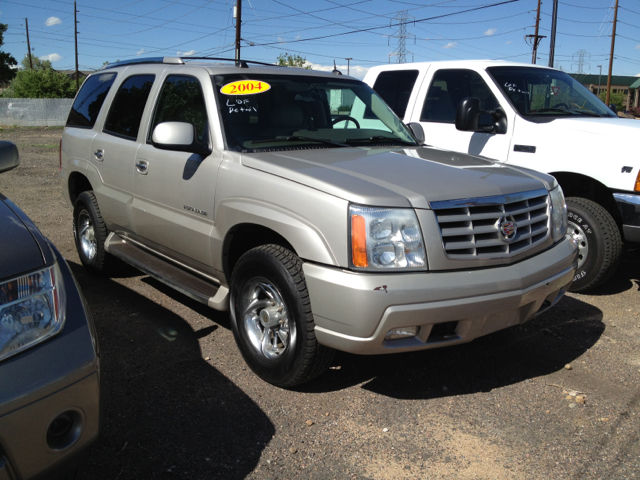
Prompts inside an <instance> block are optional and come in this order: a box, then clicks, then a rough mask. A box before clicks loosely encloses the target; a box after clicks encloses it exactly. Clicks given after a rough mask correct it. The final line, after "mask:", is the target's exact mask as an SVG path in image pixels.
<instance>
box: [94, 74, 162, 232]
mask: <svg viewBox="0 0 640 480" xmlns="http://www.w3.org/2000/svg"><path fill="white" fill-rule="evenodd" d="M154 80H155V75H152V74H140V75H130V76H124V77H123V81H122V83H121V84H120V85H119V86H118V87H117V92H116V94H115V96H114V98H113V101H112V102H111V108H110V109H109V112H108V113H107V117H106V120H105V122H104V125H103V127H102V130H101V131H100V132H98V133H97V134H96V136H95V137H94V138H93V142H92V145H91V147H92V148H91V152H92V155H93V161H94V162H95V163H96V165H97V166H98V170H99V171H100V176H101V177H102V182H103V185H102V188H101V189H100V190H99V191H98V192H96V195H97V196H98V203H99V205H100V210H101V213H102V216H103V218H105V219H108V221H109V223H110V225H109V226H110V228H111V230H115V231H121V230H124V231H131V229H132V227H133V225H132V219H131V203H132V200H133V172H134V163H135V158H136V151H137V150H138V146H139V143H138V133H139V129H140V122H141V119H142V116H143V113H144V110H145V107H146V104H147V99H148V97H149V93H150V91H151V87H152V86H153V83H154Z"/></svg>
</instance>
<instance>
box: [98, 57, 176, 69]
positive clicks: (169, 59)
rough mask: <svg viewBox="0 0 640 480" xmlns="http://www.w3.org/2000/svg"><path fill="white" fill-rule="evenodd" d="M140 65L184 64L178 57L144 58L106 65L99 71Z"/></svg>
mask: <svg viewBox="0 0 640 480" xmlns="http://www.w3.org/2000/svg"><path fill="white" fill-rule="evenodd" d="M141 63H171V64H184V61H183V60H182V58H179V57H146V58H135V59H131V60H122V61H118V62H113V63H108V64H107V65H105V66H103V67H102V68H101V69H100V70H104V69H105V68H113V67H122V66H123V65H138V64H141Z"/></svg>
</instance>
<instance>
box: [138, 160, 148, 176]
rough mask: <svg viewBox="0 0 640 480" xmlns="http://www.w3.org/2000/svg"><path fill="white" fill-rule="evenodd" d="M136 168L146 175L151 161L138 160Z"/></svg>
mask: <svg viewBox="0 0 640 480" xmlns="http://www.w3.org/2000/svg"><path fill="white" fill-rule="evenodd" d="M136 170H137V171H138V173H139V174H140V175H146V174H147V173H148V171H149V162H147V161H146V160H138V163H136Z"/></svg>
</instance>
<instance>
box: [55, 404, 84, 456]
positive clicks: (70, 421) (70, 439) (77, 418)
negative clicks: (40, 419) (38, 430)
mask: <svg viewBox="0 0 640 480" xmlns="http://www.w3.org/2000/svg"><path fill="white" fill-rule="evenodd" d="M83 418H84V417H83V415H81V414H80V412H78V411H75V410H69V411H66V412H64V413H61V414H60V415H58V416H57V417H56V418H54V419H53V420H52V421H51V423H50V424H49V428H48V429H47V436H46V440H47V446H48V447H49V448H50V449H51V450H64V449H65V448H69V447H70V446H71V445H73V444H74V443H75V442H76V441H77V440H78V438H80V435H81V434H82V429H83V423H84V420H83Z"/></svg>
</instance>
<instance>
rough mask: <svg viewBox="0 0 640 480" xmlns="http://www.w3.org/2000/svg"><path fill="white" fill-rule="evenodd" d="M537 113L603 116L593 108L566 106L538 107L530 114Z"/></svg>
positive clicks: (530, 111)
mask: <svg viewBox="0 0 640 480" xmlns="http://www.w3.org/2000/svg"><path fill="white" fill-rule="evenodd" d="M532 113H533V114H536V113H567V114H570V115H587V116H589V117H601V116H602V115H600V114H599V113H596V112H592V111H591V110H579V109H575V108H572V109H570V110H567V109H566V108H537V109H535V110H529V114H532Z"/></svg>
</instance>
